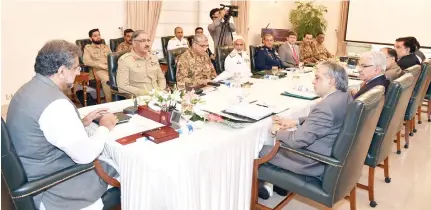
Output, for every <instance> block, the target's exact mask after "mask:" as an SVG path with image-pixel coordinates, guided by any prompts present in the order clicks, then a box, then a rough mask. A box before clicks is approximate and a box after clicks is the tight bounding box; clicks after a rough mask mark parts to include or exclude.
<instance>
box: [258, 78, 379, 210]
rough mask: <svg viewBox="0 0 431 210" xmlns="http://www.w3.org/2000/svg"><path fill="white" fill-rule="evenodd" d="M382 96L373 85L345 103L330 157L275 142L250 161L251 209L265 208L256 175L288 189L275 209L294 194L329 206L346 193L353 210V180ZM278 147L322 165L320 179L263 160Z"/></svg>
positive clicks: (364, 153)
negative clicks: (342, 118)
mask: <svg viewBox="0 0 431 210" xmlns="http://www.w3.org/2000/svg"><path fill="white" fill-rule="evenodd" d="M384 97H385V94H384V87H383V86H377V87H374V88H372V89H371V90H369V91H368V92H366V93H364V94H362V95H361V96H360V97H358V98H357V99H356V100H355V101H353V102H351V103H350V104H349V106H348V109H347V115H346V116H345V118H344V123H343V126H342V127H341V130H340V132H339V133H338V136H337V138H336V140H335V143H334V146H333V148H332V152H331V155H330V156H325V155H322V154H318V153H315V152H312V151H310V150H307V149H306V148H302V149H294V148H290V147H288V146H287V145H285V144H284V143H280V141H277V142H276V145H275V147H274V148H273V150H272V151H271V152H270V153H269V154H267V155H265V156H263V157H261V158H259V159H257V160H255V162H254V166H253V183H252V208H251V209H256V207H258V208H260V209H268V207H265V206H263V205H261V204H259V203H258V199H257V196H258V190H257V188H258V178H259V179H260V180H263V181H267V182H270V183H272V184H274V185H276V186H279V187H281V188H282V189H285V190H287V191H288V192H289V195H288V196H287V197H286V198H285V199H284V200H283V201H282V202H281V203H280V204H279V205H277V206H276V207H275V209H282V208H283V206H285V205H286V204H287V203H288V202H289V201H290V200H291V199H293V196H294V195H295V194H298V195H301V196H302V197H306V198H309V199H311V200H313V201H316V202H318V203H321V204H323V205H325V206H327V207H329V208H332V207H333V206H334V204H335V203H337V202H338V201H340V200H342V199H344V197H345V196H346V195H348V194H349V192H350V197H349V199H350V209H352V210H354V209H356V191H355V190H356V183H357V182H358V180H359V178H360V177H361V174H362V168H363V165H364V162H363V160H365V157H366V155H367V151H368V149H369V147H370V143H371V138H372V136H373V132H370V131H374V130H376V125H377V121H378V119H379V116H380V113H381V111H382V108H383V104H384ZM377 132H382V129H379V128H377ZM280 145H281V146H280ZM278 149H285V150H288V151H290V152H292V153H295V154H298V155H302V156H304V157H308V158H310V159H313V160H315V161H318V162H320V163H322V164H325V170H324V173H323V176H322V178H321V179H318V178H314V177H309V176H304V175H300V174H295V173H293V172H291V171H288V170H284V169H281V168H279V167H275V166H274V165H272V164H270V163H266V162H268V161H269V160H270V159H271V158H273V157H274V156H275V154H276V153H277V151H278ZM264 163H266V164H264Z"/></svg>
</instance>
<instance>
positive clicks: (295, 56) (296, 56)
mask: <svg viewBox="0 0 431 210" xmlns="http://www.w3.org/2000/svg"><path fill="white" fill-rule="evenodd" d="M292 52H293V58H294V59H295V61H296V64H298V63H299V59H298V55H297V54H296V50H295V47H294V46H292Z"/></svg>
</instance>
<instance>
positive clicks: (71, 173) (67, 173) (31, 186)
mask: <svg viewBox="0 0 431 210" xmlns="http://www.w3.org/2000/svg"><path fill="white" fill-rule="evenodd" d="M93 169H94V164H93V163H89V164H75V165H73V166H70V167H67V168H65V169H62V170H60V171H57V172H55V173H53V174H50V175H48V176H46V177H43V178H41V179H38V180H34V181H30V182H27V183H25V184H24V185H22V186H21V187H19V188H18V189H16V190H14V191H12V192H11V195H12V197H13V198H14V199H16V198H24V197H27V196H33V195H36V194H38V193H39V192H41V191H43V190H46V189H48V188H51V187H53V186H55V185H57V184H60V183H61V182H64V181H66V180H68V179H70V178H73V177H76V176H78V175H80V174H83V173H85V172H87V171H90V170H93Z"/></svg>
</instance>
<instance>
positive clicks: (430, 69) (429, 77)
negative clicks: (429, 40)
mask: <svg viewBox="0 0 431 210" xmlns="http://www.w3.org/2000/svg"><path fill="white" fill-rule="evenodd" d="M422 65H423V66H426V67H425V68H427V72H426V75H425V79H424V84H423V85H422V87H421V90H420V91H419V95H418V102H417V105H418V106H420V105H421V104H422V101H423V99H424V97H425V95H426V94H427V90H428V89H429V85H430V82H431V65H429V64H425V63H424V64H422Z"/></svg>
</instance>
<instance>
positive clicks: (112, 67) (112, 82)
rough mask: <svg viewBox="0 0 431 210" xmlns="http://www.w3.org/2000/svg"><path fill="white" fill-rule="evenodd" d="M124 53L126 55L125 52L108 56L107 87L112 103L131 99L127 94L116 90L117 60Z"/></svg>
mask: <svg viewBox="0 0 431 210" xmlns="http://www.w3.org/2000/svg"><path fill="white" fill-rule="evenodd" d="M125 53H127V51H122V52H113V53H109V54H108V74H109V84H108V85H109V86H111V93H112V101H120V100H124V99H126V98H131V97H132V96H131V95H130V94H128V93H121V92H120V91H119V90H118V88H117V70H118V59H119V58H120V57H121V56H122V55H124V54H125Z"/></svg>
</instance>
